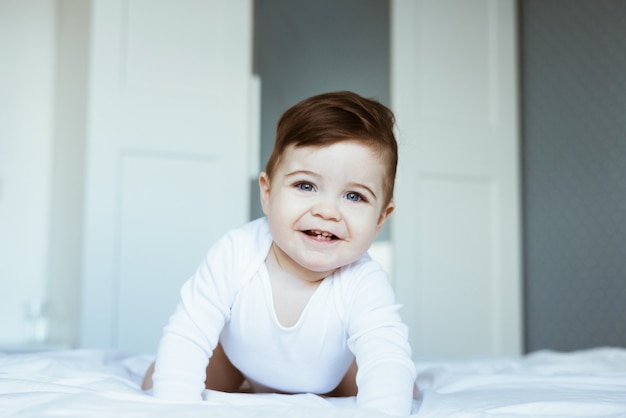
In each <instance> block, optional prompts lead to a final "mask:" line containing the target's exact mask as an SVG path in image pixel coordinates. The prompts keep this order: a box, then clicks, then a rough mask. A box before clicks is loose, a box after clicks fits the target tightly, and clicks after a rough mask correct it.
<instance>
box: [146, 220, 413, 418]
mask: <svg viewBox="0 0 626 418" xmlns="http://www.w3.org/2000/svg"><path fill="white" fill-rule="evenodd" d="M271 244H272V237H271V235H270V232H269V228H268V225H267V220H266V218H261V219H258V220H256V221H253V222H250V223H249V224H247V225H245V226H244V227H242V228H239V229H235V230H232V231H230V232H229V233H227V234H226V235H225V236H224V237H223V238H221V239H220V240H219V241H218V242H217V243H216V244H215V245H214V246H213V247H212V248H211V250H210V251H209V253H208V255H207V256H206V258H205V260H204V261H203V263H202V264H201V265H200V267H199V268H198V270H197V271H196V273H195V274H194V276H193V277H191V278H190V279H189V280H188V281H187V282H186V283H185V284H184V285H183V287H182V290H181V301H180V302H179V304H178V307H177V309H176V312H175V313H174V315H172V317H171V318H170V320H169V323H168V325H167V326H166V327H165V329H164V335H163V338H162V339H161V342H160V344H159V349H158V353H157V360H156V370H155V373H154V395H155V396H157V397H160V398H167V399H178V400H193V399H198V400H199V399H201V396H202V392H203V390H204V380H205V377H206V376H205V368H206V365H207V363H208V359H209V358H210V357H211V355H212V352H213V349H214V348H215V346H216V345H217V343H218V340H219V341H220V342H221V343H222V346H223V348H224V352H225V353H226V355H227V356H228V358H229V359H230V361H231V362H232V363H233V365H234V366H235V367H237V369H239V370H240V371H241V372H242V373H243V374H244V376H245V377H246V378H247V379H248V380H249V381H250V382H251V383H252V384H253V386H254V387H263V388H266V389H267V390H271V391H278V392H285V393H307V392H308V393H316V394H323V393H327V392H330V391H331V390H332V389H334V388H335V387H336V386H337V385H338V384H339V382H340V381H341V379H342V378H343V376H344V375H345V373H346V372H347V370H348V368H349V366H350V364H351V363H352V361H353V359H354V358H355V357H356V360H357V365H358V373H357V385H358V395H357V405H358V406H359V407H365V408H372V409H377V410H380V411H382V412H387V413H391V414H395V415H408V414H409V413H410V409H411V404H412V395H413V382H414V381H415V364H414V363H413V361H412V360H411V349H410V346H409V344H408V341H407V327H406V326H405V325H404V324H403V323H402V321H401V319H400V316H399V313H398V311H399V308H400V306H399V305H397V304H396V302H395V297H394V294H393V290H392V289H391V286H390V284H389V282H388V280H387V275H386V274H385V272H384V271H383V270H382V269H381V267H380V266H379V264H378V263H376V262H374V261H372V260H371V259H370V258H369V256H368V255H364V256H363V257H362V258H361V259H360V260H358V261H356V262H354V263H352V264H350V265H348V266H345V267H342V268H341V269H339V270H338V271H337V272H336V273H334V274H333V275H331V276H329V277H327V278H325V279H324V280H323V281H322V282H321V283H320V285H319V286H318V288H317V289H316V290H315V293H314V294H313V295H312V296H311V299H310V300H309V301H308V303H307V305H306V307H305V309H304V311H303V312H302V315H301V316H300V318H299V319H298V321H297V322H296V324H295V325H293V326H292V327H284V326H283V325H281V324H280V323H279V321H278V319H277V317H276V313H275V309H274V304H273V296H272V289H271V284H270V279H269V276H268V272H267V269H266V267H265V258H266V256H267V254H268V252H269V250H270V246H271Z"/></svg>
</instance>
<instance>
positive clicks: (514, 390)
mask: <svg viewBox="0 0 626 418" xmlns="http://www.w3.org/2000/svg"><path fill="white" fill-rule="evenodd" d="M151 361H152V357H151V356H126V355H123V354H122V353H119V352H115V351H102V350H63V351H49V352H42V353H27V354H10V355H9V354H0V417H90V418H91V417H157V418H159V417H168V418H170V417H174V418H185V417H193V418H197V417H203V416H206V417H212V418H238V417H260V418H264V417H290V418H300V417H306V418H313V417H320V416H323V417H325V418H344V417H350V418H370V417H371V418H374V417H376V418H383V417H384V415H383V414H380V413H376V412H373V411H366V410H359V409H356V408H355V407H354V398H341V399H325V398H322V397H319V396H315V395H310V394H308V395H307V394H304V395H278V394H267V395H253V394H225V393H220V392H213V391H207V392H206V393H205V400H204V401H202V402H191V403H176V402H165V401H160V400H157V399H154V398H153V397H152V396H150V394H149V393H147V392H142V391H141V389H140V382H141V378H142V376H143V372H144V370H145V369H146V368H147V366H148V364H149V363H150V362H151ZM416 364H417V366H418V371H419V377H418V385H419V387H420V392H419V395H418V397H417V399H416V400H415V403H414V410H413V415H414V416H417V417H519V416H532V417H605V418H614V417H615V418H616V417H626V350H624V349H620V348H597V349H592V350H584V351H577V352H572V353H557V352H550V351H542V352H537V353H532V354H530V355H527V356H524V357H519V358H512V357H511V358H487V359H481V360H473V361H426V360H418V361H416Z"/></svg>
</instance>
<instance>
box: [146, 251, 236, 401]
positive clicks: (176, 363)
mask: <svg viewBox="0 0 626 418" xmlns="http://www.w3.org/2000/svg"><path fill="white" fill-rule="evenodd" d="M228 244H229V243H228V240H225V239H223V240H221V241H220V242H218V244H216V245H215V246H214V247H213V248H212V249H211V251H209V254H208V255H207V257H206V258H205V260H204V261H203V263H202V264H201V265H200V267H199V268H198V270H197V271H196V273H195V274H194V276H193V277H192V278H191V279H189V280H188V281H187V282H186V283H185V284H184V285H183V287H182V289H181V300H180V302H179V304H178V306H177V308H176V311H175V313H174V314H173V315H172V316H171V317H170V319H169V322H168V324H167V326H166V327H165V329H164V331H163V337H162V338H161V341H160V343H159V348H158V351H157V357H156V365H155V372H154V376H153V380H154V389H153V393H154V396H156V397H158V398H163V399H172V400H201V399H202V392H203V391H204V388H205V384H204V381H205V379H206V366H207V364H208V361H209V358H210V357H211V355H212V353H213V349H214V348H215V347H216V346H217V343H218V339H219V335H220V332H221V330H222V327H223V326H224V323H225V322H226V320H227V318H228V315H229V307H230V300H231V298H232V296H231V294H232V292H231V289H230V283H229V281H228V280H227V277H228V271H226V270H227V266H228V260H229V259H230V257H229V256H230V254H232V251H230V246H229V245H228Z"/></svg>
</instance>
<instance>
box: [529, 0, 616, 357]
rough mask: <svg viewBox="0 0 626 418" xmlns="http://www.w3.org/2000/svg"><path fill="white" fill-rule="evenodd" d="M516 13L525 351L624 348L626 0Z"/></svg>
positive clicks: (535, 3)
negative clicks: (518, 19) (520, 101)
mask: <svg viewBox="0 0 626 418" xmlns="http://www.w3.org/2000/svg"><path fill="white" fill-rule="evenodd" d="M520 12H521V13H520V16H521V41H522V44H521V54H522V56H521V58H522V59H521V62H522V80H523V85H522V97H523V106H522V109H523V110H522V124H523V126H522V128H523V133H522V136H523V155H524V161H523V170H524V173H525V175H524V202H525V205H524V212H525V219H524V223H525V253H526V261H525V269H526V289H525V290H526V348H527V350H529V351H530V350H536V349H543V348H550V349H559V350H574V349H582V348H587V347H593V346H598V345H618V346H626V1H622V0H595V1H591V0H567V1H563V0H523V1H521V3H520Z"/></svg>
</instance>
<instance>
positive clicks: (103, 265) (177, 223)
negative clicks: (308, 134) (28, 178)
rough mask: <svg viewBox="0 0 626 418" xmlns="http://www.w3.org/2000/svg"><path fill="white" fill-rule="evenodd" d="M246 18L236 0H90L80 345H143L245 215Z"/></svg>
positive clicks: (155, 336)
mask: <svg viewBox="0 0 626 418" xmlns="http://www.w3.org/2000/svg"><path fill="white" fill-rule="evenodd" d="M251 17H252V6H251V2H250V1H246V0H237V1H231V0H212V1H199V0H94V1H93V8H92V34H91V36H92V38H91V40H90V45H91V48H90V50H91V63H90V65H91V68H90V83H89V89H90V90H89V109H88V114H89V122H88V123H89V125H88V139H87V156H86V171H87V179H86V208H85V216H86V225H85V239H84V257H83V294H82V295H83V299H82V316H81V345H82V346H83V347H111V348H117V349H122V350H126V351H128V352H135V353H154V352H155V350H156V346H157V343H158V340H159V338H160V335H161V331H162V328H163V326H164V325H165V323H166V322H167V319H168V316H169V315H170V314H171V313H172V312H173V310H174V307H175V305H176V302H177V300H178V295H179V288H180V286H181V284H182V283H183V282H184V280H185V279H187V278H188V277H189V276H190V275H191V274H192V273H193V271H194V270H195V268H196V266H197V265H198V264H199V262H200V261H201V259H202V257H203V256H204V254H205V253H206V251H207V250H208V248H209V247H210V246H211V244H212V243H213V242H214V241H215V239H217V238H218V237H219V236H220V235H221V234H222V233H224V232H225V230H226V229H228V228H232V227H235V226H239V225H241V224H243V223H244V222H246V221H247V220H248V216H249V193H250V191H249V178H248V173H249V169H247V165H248V162H249V161H251V160H252V159H251V158H250V155H249V142H250V141H249V139H248V137H249V125H250V124H249V123H248V122H249V120H251V115H249V109H250V106H249V104H250V86H251V56H252V46H251V40H252V35H251V28H252V24H251ZM255 159H256V156H255Z"/></svg>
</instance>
